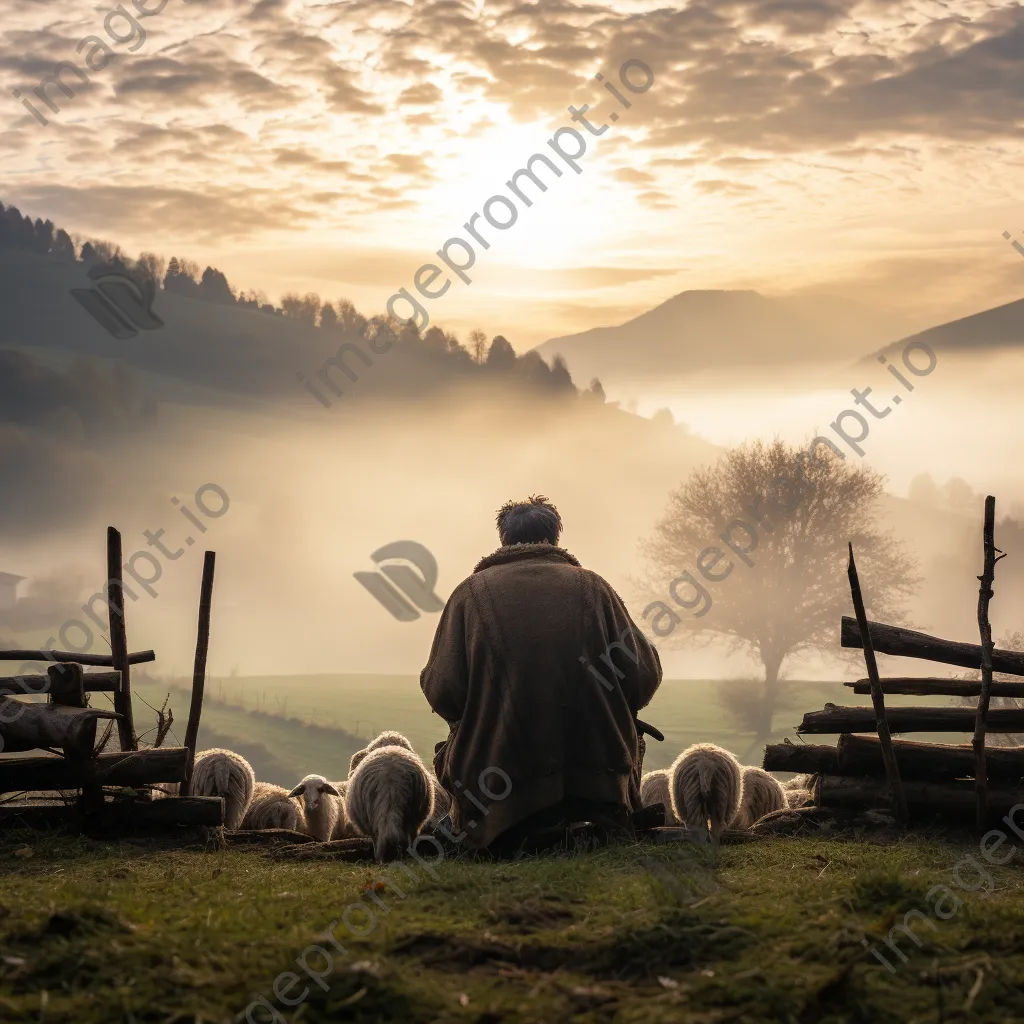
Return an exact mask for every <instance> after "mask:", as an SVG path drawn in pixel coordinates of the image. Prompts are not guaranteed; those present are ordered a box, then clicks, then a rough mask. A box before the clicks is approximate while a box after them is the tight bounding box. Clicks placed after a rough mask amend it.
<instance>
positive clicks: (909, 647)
mask: <svg viewBox="0 0 1024 1024" xmlns="http://www.w3.org/2000/svg"><path fill="white" fill-rule="evenodd" d="M868 628H869V629H870V630H871V642H872V645H873V646H874V648H875V652H876V653H877V654H892V655H896V656H897V657H902V658H921V659H924V660H925V661H937V662H939V663H940V664H942V665H959V666H961V667H962V668H978V667H979V666H980V665H981V647H980V646H979V645H978V644H962V643H958V642H957V641H955V640H940V639H939V638H938V637H934V636H929V635H928V634H927V633H918V632H917V631H916V630H913V629H904V628H903V627H902V626H887V625H885V623H882V622H869V623H868ZM840 643H841V645H842V646H843V647H861V646H863V645H862V644H861V640H860V627H859V626H858V625H857V620H856V619H855V618H850V616H849V615H844V616H843V621H842V629H841V631H840ZM992 669H993V671H995V672H1009V673H1010V674H1011V675H1015V676H1024V651H1001V650H999V649H998V648H997V649H995V650H993V651H992Z"/></svg>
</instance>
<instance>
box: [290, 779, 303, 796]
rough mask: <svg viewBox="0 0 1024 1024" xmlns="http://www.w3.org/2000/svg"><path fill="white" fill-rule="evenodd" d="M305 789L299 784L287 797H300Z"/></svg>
mask: <svg viewBox="0 0 1024 1024" xmlns="http://www.w3.org/2000/svg"><path fill="white" fill-rule="evenodd" d="M305 788H306V787H305V786H303V785H302V783H301V782H300V783H299V784H298V785H297V786H296V787H295V788H294V789H293V790H292V791H291V792H290V793H289V794H288V795H289V796H302V791H303V790H304V789H305Z"/></svg>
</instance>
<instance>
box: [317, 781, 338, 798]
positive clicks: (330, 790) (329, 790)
mask: <svg viewBox="0 0 1024 1024" xmlns="http://www.w3.org/2000/svg"><path fill="white" fill-rule="evenodd" d="M321 788H322V790H323V792H324V793H330V794H331V796H341V794H340V793H339V792H338V791H337V790H336V789H335V788H334V786H332V785H331V784H330V783H329V782H328V783H327V784H326V785H324V786H323V787H321Z"/></svg>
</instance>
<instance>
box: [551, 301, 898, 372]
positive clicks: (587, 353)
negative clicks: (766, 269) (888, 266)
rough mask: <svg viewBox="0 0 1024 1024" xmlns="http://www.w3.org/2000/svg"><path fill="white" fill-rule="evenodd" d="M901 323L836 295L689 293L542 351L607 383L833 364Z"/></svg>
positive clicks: (894, 333)
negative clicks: (610, 325)
mask: <svg viewBox="0 0 1024 1024" xmlns="http://www.w3.org/2000/svg"><path fill="white" fill-rule="evenodd" d="M905 329H906V327H905V325H904V324H902V323H901V322H899V321H898V320H896V319H894V318H892V317H889V316H886V315H883V314H881V313H878V312H877V311H874V310H871V309H869V308H868V307H866V306H863V305H860V304H859V303H855V302H851V301H848V300H845V299H839V298H836V297H834V296H825V295H821V296H818V295H811V296H795V297H785V298H769V297H766V296H764V295H760V294H759V293H758V292H755V291H686V292H682V293H680V294H679V295H675V296H673V297H672V298H670V299H668V300H667V301H666V302H663V303H662V304H661V305H660V306H657V307H655V308H654V309H652V310H649V311H648V312H646V313H643V314H641V315H640V316H638V317H635V318H634V319H632V320H629V321H627V322H626V323H624V324H620V325H618V326H616V327H595V328H592V329H591V330H589V331H584V332H583V333H581V334H573V335H569V336H567V337H562V338H552V339H551V340H550V341H546V342H544V343H543V344H542V345H539V346H538V347H537V349H536V350H535V351H537V352H539V353H540V354H541V355H542V356H544V357H545V358H546V359H551V358H553V357H554V356H555V355H562V356H564V357H565V359H566V362H567V363H568V365H569V369H570V372H571V373H572V374H573V377H574V379H575V380H577V381H581V382H582V381H586V380H589V379H590V378H591V377H593V376H597V377H599V378H600V379H601V381H602V382H603V383H604V384H605V385H609V384H612V385H615V384H618V383H620V382H625V381H630V382H636V381H642V380H650V379H659V380H661V379H664V378H680V377H684V376H688V375H691V374H693V373H696V372H700V371H702V370H716V369H719V370H722V369H726V370H727V369H734V368H736V367H770V366H779V365H784V364H787V363H792V362H796V361H800V362H807V361H811V362H815V363H818V364H828V363H830V362H832V363H834V362H837V361H838V362H841V361H843V360H846V359H852V358H854V357H855V356H857V355H859V354H860V353H862V352H865V351H872V350H874V349H877V348H878V342H879V340H880V339H889V338H895V337H899V336H900V334H901V333H903V331H904V330H905Z"/></svg>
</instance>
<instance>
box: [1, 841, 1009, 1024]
mask: <svg viewBox="0 0 1024 1024" xmlns="http://www.w3.org/2000/svg"><path fill="white" fill-rule="evenodd" d="M1017 853H1018V859H1019V855H1020V851H1019V850H1018V851H1017ZM965 854H973V855H974V856H978V844H977V841H976V840H970V839H967V838H964V839H962V840H961V839H946V840H942V839H937V838H935V837H934V836H932V837H928V836H917V837H903V838H900V839H895V838H892V837H890V838H889V839H886V840H885V841H878V840H876V841H865V840H864V839H861V840H859V841H858V840H843V839H838V838H829V837H828V836H822V837H821V838H813V839H812V838H804V839H795V840H791V839H765V840H760V841H757V842H750V843H746V844H743V845H739V846H731V847H723V848H721V849H720V850H718V851H707V852H706V853H705V852H704V851H702V850H698V849H697V848H695V847H689V846H678V847H671V846H668V847H667V846H657V847H655V846H645V845H642V844H634V845H631V846H622V847H617V848H610V849H606V850H603V851H597V852H594V851H591V852H584V853H578V854H575V855H564V856H552V857H547V858H530V859H524V860H518V861H512V862H503V863H486V862H481V861H469V860H458V859H455V860H448V861H446V862H444V863H440V864H438V865H437V867H436V869H435V871H434V877H431V876H430V875H429V874H428V873H427V872H426V871H425V870H420V871H419V872H418V874H417V875H416V876H415V878H414V879H413V881H407V880H406V876H405V874H403V873H402V872H400V871H399V870H398V869H394V868H392V875H393V876H397V879H398V882H399V883H400V885H401V895H399V893H397V892H395V890H394V889H393V888H382V887H381V885H380V883H379V882H378V881H377V880H378V879H380V878H381V876H380V875H379V874H378V872H377V871H376V869H372V868H369V867H367V866H357V865H342V864H337V863H334V862H312V863H310V862H306V863H295V862H288V861H280V860H272V859H270V858H269V857H268V856H267V855H266V854H265V853H263V852H261V851H259V850H255V849H251V848H250V849H244V850H239V849H228V850H218V849H216V848H214V847H209V848H207V849H203V848H202V847H201V845H199V846H193V847H191V848H188V847H185V846H183V845H182V842H181V841H180V840H179V841H178V843H177V845H176V846H174V847H170V846H166V845H165V846H164V848H156V847H155V846H154V845H153V843H152V842H149V843H145V842H142V841H139V843H138V844H137V845H136V844H132V843H128V842H121V843H118V842H112V841H102V842H101V841H95V840H89V839H80V838H60V837H56V836H53V835H39V834H37V833H17V834H12V833H7V834H6V835H4V836H0V863H3V864H4V865H5V870H4V872H3V873H2V874H0V1018H2V1019H3V1020H4V1021H5V1022H8V1021H9V1022H11V1024H14V1022H18V1024H21V1022H24V1024H28V1022H32V1024H37V1022H47V1024H64V1022H68V1024H71V1022H73V1024H157V1022H159V1024H174V1022H180V1024H184V1022H188V1024H234V1022H237V1021H245V1020H246V1019H248V1020H249V1021H250V1022H251V1024H256V1022H262V1021H272V1020H273V1021H279V1022H285V1021H287V1022H289V1024H299V1022H302V1024H325V1022H328V1021H351V1022H354V1024H383V1022H401V1024H431V1022H432V1024H440V1022H453V1024H454V1022H466V1024H556V1022H557V1024H561V1022H564V1021H572V1022H575V1024H599V1022H606V1024H656V1022H683V1024H711V1022H741V1024H764V1022H784V1024H812V1022H823V1024H840V1022H851V1021H853V1022H864V1024H868V1022H870V1024H896V1022H899V1024H907V1022H922V1024H923V1022H933V1021H934V1022H944V1024H946V1022H953V1021H965V1022H966V1021H970V1022H979V1024H982V1022H984V1024H988V1022H993V1024H995V1022H1007V1021H1021V1020H1024V902H1022V895H1024V892H1022V879H1021V876H1020V866H1019V864H1017V863H1016V862H1013V863H1011V864H1010V865H1009V866H1007V867H1004V868H990V869H989V870H990V871H991V873H992V879H993V882H992V885H991V887H990V891H989V892H988V894H987V897H985V898H982V894H981V893H979V892H968V891H966V890H965V889H964V888H955V889H953V890H952V891H955V892H957V893H958V894H959V896H960V897H961V898H962V905H961V906H959V907H957V908H956V910H955V913H953V914H952V915H948V917H949V919H947V920H941V919H936V920H934V922H933V924H932V926H931V927H925V926H924V925H923V924H921V923H920V921H919V920H916V919H914V918H911V919H910V921H911V924H912V925H914V934H915V935H917V936H918V938H919V940H920V946H919V947H918V946H916V945H915V944H914V942H913V941H911V939H910V938H909V937H907V936H906V935H902V934H901V933H899V932H897V933H896V941H897V945H898V946H899V948H900V949H902V950H904V951H905V955H906V957H907V960H906V962H905V963H904V962H901V961H900V960H899V959H898V958H897V957H896V955H895V954H894V953H892V952H890V951H889V949H888V948H886V947H885V946H884V945H882V943H883V941H884V940H885V938H886V937H887V936H888V935H889V933H890V929H892V928H893V927H894V926H896V925H899V924H901V923H902V922H903V921H904V920H905V919H906V914H907V912H908V911H913V910H915V909H919V908H921V909H923V910H925V911H927V910H929V908H930V906H931V904H930V903H929V902H928V900H927V897H926V894H927V893H928V892H929V891H930V889H931V888H932V887H933V886H935V885H939V884H946V885H950V886H951V887H953V886H956V885H957V883H956V881H955V879H954V877H953V876H952V874H951V873H952V872H953V869H954V867H955V866H956V865H957V864H958V863H960V862H961V860H962V858H963V857H964V855H965ZM973 878H974V876H973V875H972V874H968V875H967V879H966V881H964V883H963V885H964V886H967V885H969V884H970V883H971V882H972V881H973ZM975 888H977V886H975ZM371 892H372V893H373V895H374V897H376V902H374V903H371V902H370V900H371V896H370V895H368V894H369V893H371ZM359 900H362V905H363V906H366V907H373V908H374V916H372V917H371V916H368V913H369V912H368V911H367V912H361V913H355V912H353V911H350V912H349V916H348V918H346V920H348V921H349V922H350V923H352V925H353V929H354V930H355V931H357V932H359V933H360V934H361V936H362V937H353V934H352V932H350V931H348V930H347V929H346V927H345V926H344V925H342V924H338V925H336V926H335V931H334V935H335V938H336V940H338V942H339V945H340V946H341V947H342V949H343V950H344V952H338V951H337V949H336V948H335V947H334V946H332V945H331V944H330V943H329V941H328V940H327V939H325V938H321V936H322V935H323V934H324V932H325V930H326V929H327V928H328V927H329V926H330V925H331V924H332V922H337V921H338V920H339V919H341V918H342V917H343V915H344V914H345V910H346V907H349V906H351V905H352V904H354V903H356V902H357V901H359ZM946 909H947V910H948V909H949V905H948V904H947V905H946ZM931 916H932V917H933V918H934V915H931ZM862 939H865V940H866V941H868V942H869V943H870V944H872V945H874V946H876V947H880V948H881V949H882V950H883V951H884V952H885V953H887V954H888V956H889V958H890V960H891V961H892V962H894V963H895V965H896V967H897V968H898V970H896V971H895V973H890V972H889V971H888V970H887V969H886V968H885V967H884V966H883V965H882V964H881V963H880V962H878V961H877V960H876V959H874V958H873V957H872V955H871V954H870V952H869V951H868V950H866V949H865V947H864V945H863V943H862ZM318 942H319V943H321V944H323V946H325V947H326V948H327V951H328V952H329V953H330V954H331V962H330V964H328V962H327V959H326V957H321V955H320V954H318V953H316V951H315V950H309V947H310V945H311V944H314V943H318ZM307 950H308V952H306V953H305V963H306V965H307V966H309V967H310V970H311V972H312V973H313V974H321V975H323V976H324V977H325V978H326V980H325V981H323V983H322V986H321V984H319V983H314V981H313V979H312V978H311V977H310V976H307V975H306V974H304V973H302V964H300V963H298V962H297V960H298V958H302V957H303V954H304V951H307ZM282 972H296V979H295V980H292V979H291V977H290V976H289V975H288V974H284V975H282ZM275 979H277V984H278V996H277V997H275V994H274V986H275ZM303 993H305V998H304V999H302V1000H301V1001H300V1000H297V998H296V997H299V996H301V995H302V994H303ZM260 996H262V997H264V999H266V1000H267V1004H266V1006H265V1007H264V1006H262V1005H256V1006H253V1001H255V1000H257V999H258V997H260ZM288 999H291V1000H293V1002H292V1003H291V1008H287V1007H288V1005H289V1004H288V1003H287V1002H286V1000H288ZM271 1006H276V1007H277V1008H278V1009H277V1010H271V1009H270V1007H271ZM247 1007H250V1010H249V1014H250V1015H249V1016H248V1018H246V1016H245V1014H246V1009H247Z"/></svg>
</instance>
